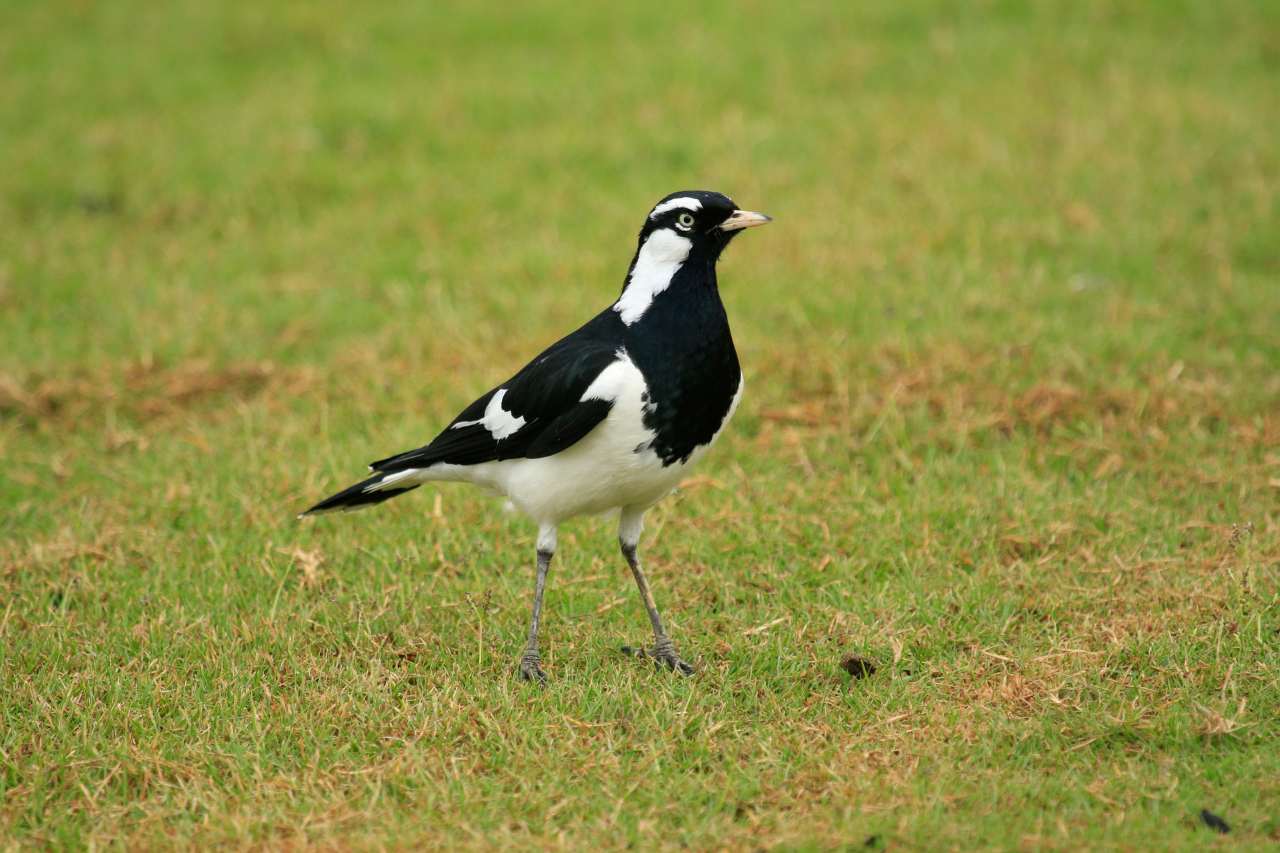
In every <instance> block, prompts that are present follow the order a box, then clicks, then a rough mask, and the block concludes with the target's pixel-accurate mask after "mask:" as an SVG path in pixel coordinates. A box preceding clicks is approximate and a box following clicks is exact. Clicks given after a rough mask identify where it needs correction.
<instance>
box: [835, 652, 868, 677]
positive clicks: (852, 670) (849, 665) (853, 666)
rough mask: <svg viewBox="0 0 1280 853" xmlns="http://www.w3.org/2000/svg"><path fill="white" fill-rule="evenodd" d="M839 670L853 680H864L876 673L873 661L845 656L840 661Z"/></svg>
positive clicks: (855, 656) (854, 656) (856, 656)
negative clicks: (850, 676)
mask: <svg viewBox="0 0 1280 853" xmlns="http://www.w3.org/2000/svg"><path fill="white" fill-rule="evenodd" d="M840 668H841V669H843V670H844V671H845V672H847V673H849V674H850V675H852V676H853V677H854V678H866V677H867V676H868V675H872V674H874V673H875V671H876V664H875V661H873V660H870V659H868V658H864V657H859V656H858V655H845V656H844V657H843V658H841V659H840Z"/></svg>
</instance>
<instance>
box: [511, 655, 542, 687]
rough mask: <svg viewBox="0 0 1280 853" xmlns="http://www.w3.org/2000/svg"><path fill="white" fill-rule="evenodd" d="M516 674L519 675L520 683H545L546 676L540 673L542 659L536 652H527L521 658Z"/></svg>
mask: <svg viewBox="0 0 1280 853" xmlns="http://www.w3.org/2000/svg"><path fill="white" fill-rule="evenodd" d="M517 672H519V674H520V680H521V681H534V682H537V683H538V684H546V683H547V674H546V673H545V672H543V671H542V658H541V657H539V655H538V653H537V652H536V651H527V652H525V653H524V654H523V655H522V656H521V658H520V666H519V668H518V669H517Z"/></svg>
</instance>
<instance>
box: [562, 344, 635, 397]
mask: <svg viewBox="0 0 1280 853" xmlns="http://www.w3.org/2000/svg"><path fill="white" fill-rule="evenodd" d="M646 390H647V386H646V385H645V382H644V376H643V375H642V374H641V373H640V371H639V370H637V369H636V366H635V364H633V363H632V361H631V357H630V356H629V355H627V351H626V350H624V349H620V350H618V360H617V361H615V362H613V363H611V364H610V365H609V366H608V367H606V368H605V369H604V370H602V371H600V375H599V376H597V377H596V378H595V379H594V380H593V381H592V383H591V384H590V385H589V386H587V390H586V391H583V392H582V397H581V399H579V400H578V402H580V403H585V402H586V401H587V400H608V401H609V402H614V401H617V400H619V399H621V398H622V397H623V396H624V395H625V394H628V393H633V394H634V396H635V397H636V399H640V398H641V397H642V395H643V394H644V392H645V391H646Z"/></svg>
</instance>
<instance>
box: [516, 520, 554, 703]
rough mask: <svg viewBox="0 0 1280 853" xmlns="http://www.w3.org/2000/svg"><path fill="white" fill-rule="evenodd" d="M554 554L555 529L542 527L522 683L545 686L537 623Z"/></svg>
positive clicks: (520, 668)
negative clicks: (528, 682)
mask: <svg viewBox="0 0 1280 853" xmlns="http://www.w3.org/2000/svg"><path fill="white" fill-rule="evenodd" d="M555 553H556V529H555V528H554V527H548V526H543V527H542V528H540V529H539V530H538V577H537V580H536V581H535V582H534V587H533V618H532V619H531V620H530V621H529V642H528V643H527V644H526V645H525V647H524V654H523V655H521V656H520V667H519V670H518V671H519V673H520V678H521V679H522V680H524V681H536V682H538V683H539V684H546V682H547V674H546V673H545V672H543V671H542V656H541V655H540V654H539V653H538V622H539V621H541V619H542V593H543V590H545V589H546V587H547V571H548V570H549V569H550V568H551V558H552V557H553V556H554V555H555Z"/></svg>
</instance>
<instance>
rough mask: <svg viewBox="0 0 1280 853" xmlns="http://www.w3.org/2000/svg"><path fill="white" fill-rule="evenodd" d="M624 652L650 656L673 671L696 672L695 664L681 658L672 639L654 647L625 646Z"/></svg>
mask: <svg viewBox="0 0 1280 853" xmlns="http://www.w3.org/2000/svg"><path fill="white" fill-rule="evenodd" d="M622 653H623V654H624V655H629V656H631V657H633V658H649V659H651V660H652V661H653V662H654V664H655V665H656V666H665V667H666V668H667V669H669V670H671V671H672V672H678V673H680V674H681V675H693V673H694V669H693V666H692V665H691V664H688V663H685V662H684V661H683V660H681V659H680V656H679V655H678V654H676V650H675V648H674V647H673V646H672V645H671V643H670V641H668V642H666V643H659V644H657V645H655V646H654V647H653V648H645V647H644V646H623V647H622Z"/></svg>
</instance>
